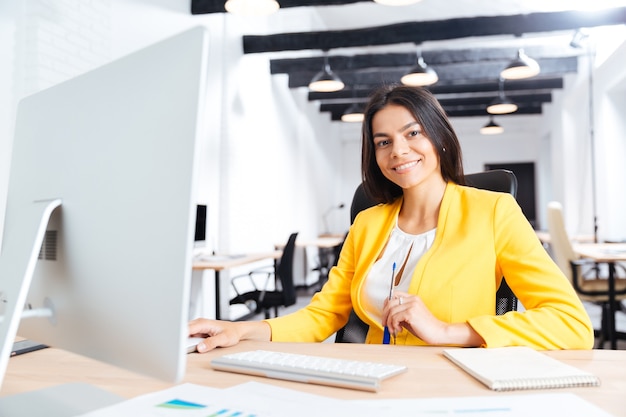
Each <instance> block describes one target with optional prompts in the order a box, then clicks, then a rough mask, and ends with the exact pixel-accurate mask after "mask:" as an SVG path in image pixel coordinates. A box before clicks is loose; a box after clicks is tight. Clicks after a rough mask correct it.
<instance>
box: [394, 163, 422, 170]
mask: <svg viewBox="0 0 626 417" xmlns="http://www.w3.org/2000/svg"><path fill="white" fill-rule="evenodd" d="M415 165H417V162H416V161H413V162H408V163H406V164H402V165H400V166H397V167H395V168H394V169H395V170H396V171H401V170H403V169H407V168H411V167H413V166H415Z"/></svg>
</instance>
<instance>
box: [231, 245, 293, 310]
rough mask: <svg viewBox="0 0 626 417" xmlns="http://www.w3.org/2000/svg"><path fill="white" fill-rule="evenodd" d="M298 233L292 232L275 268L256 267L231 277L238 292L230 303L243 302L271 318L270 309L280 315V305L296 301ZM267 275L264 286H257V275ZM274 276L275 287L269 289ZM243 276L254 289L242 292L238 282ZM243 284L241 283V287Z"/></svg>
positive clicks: (284, 305) (250, 308) (283, 305)
mask: <svg viewBox="0 0 626 417" xmlns="http://www.w3.org/2000/svg"><path fill="white" fill-rule="evenodd" d="M297 237H298V233H292V234H291V235H290V236H289V239H288V240H287V244H286V245H285V247H284V248H283V254H282V255H281V257H280V260H279V261H278V263H277V265H276V266H275V268H274V270H267V269H255V270H252V271H250V272H249V273H248V274H245V275H238V276H236V277H233V278H232V279H231V285H232V286H233V288H234V289H235V293H236V294H237V295H236V296H235V297H234V298H233V299H231V300H230V305H233V304H243V305H245V306H246V307H247V308H248V310H249V311H250V313H251V314H258V313H260V312H261V311H263V312H264V313H265V318H266V319H269V318H270V310H271V309H272V308H273V309H274V316H275V317H278V308H279V307H289V306H292V305H294V304H295V303H296V298H297V297H296V287H295V285H294V282H293V257H294V253H295V249H296V238H297ZM259 275H265V283H264V285H263V287H262V288H259V286H257V283H256V281H255V279H254V278H255V277H256V276H259ZM272 276H274V282H275V289H274V290H271V291H268V290H267V287H268V284H269V282H270V279H271V277H272ZM242 278H246V279H247V280H248V281H249V282H250V284H251V286H252V288H253V289H252V290H250V291H246V292H240V291H239V288H238V287H237V284H236V283H237V282H238V281H239V280H241V279H242ZM241 285H242V284H239V286H240V287H241Z"/></svg>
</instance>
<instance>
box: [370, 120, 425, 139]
mask: <svg viewBox="0 0 626 417" xmlns="http://www.w3.org/2000/svg"><path fill="white" fill-rule="evenodd" d="M416 125H417V126H419V128H420V129H421V128H422V126H421V125H420V124H419V122H409V123H407V124H405V125H404V126H402V127H401V128H400V129H399V131H400V132H404V131H405V130H407V129H409V128H411V127H413V126H416ZM387 136H389V135H387V134H386V133H374V134H373V135H372V138H378V137H387Z"/></svg>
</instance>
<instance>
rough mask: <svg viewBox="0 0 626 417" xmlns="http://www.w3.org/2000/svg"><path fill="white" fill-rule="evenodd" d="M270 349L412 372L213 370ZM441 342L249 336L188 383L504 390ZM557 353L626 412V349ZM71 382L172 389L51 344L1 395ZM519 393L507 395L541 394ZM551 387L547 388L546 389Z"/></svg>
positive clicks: (199, 366) (14, 366)
mask: <svg viewBox="0 0 626 417" xmlns="http://www.w3.org/2000/svg"><path fill="white" fill-rule="evenodd" d="M253 349H267V350H276V351H284V352H295V353H306V354H311V355H322V356H329V357H338V358H346V359H356V360H366V361H380V362H388V363H397V364H404V365H407V366H408V367H409V371H408V372H406V373H404V374H401V375H398V376H395V377H393V378H391V379H389V380H387V381H385V382H384V383H383V386H382V389H381V390H380V392H378V393H369V392H363V391H353V390H348V389H342V388H332V387H325V386H319V385H308V384H301V383H297V382H289V381H280V380H274V379H269V378H261V377H253V376H247V375H239V374H232V373H227V372H219V371H213V370H212V369H211V367H210V365H209V361H210V359H211V358H212V357H214V356H219V355H223V354H226V353H232V352H237V351H243V350H253ZM441 351H442V348H439V347H414V346H390V345H360V344H341V343H337V344H334V343H315V344H309V343H269V342H242V343H240V344H239V345H237V346H234V347H231V348H226V349H218V350H215V351H213V352H210V353H207V354H202V355H201V354H191V355H188V364H187V374H186V376H185V382H192V383H195V384H199V385H207V386H212V387H216V388H226V387H230V386H233V385H236V384H240V383H243V382H246V381H250V380H255V381H258V382H262V383H266V384H274V385H278V386H282V387H286V388H290V389H295V390H300V391H304V392H309V393H313V394H318V395H325V396H328V397H334V398H344V399H356V398H368V399H381V398H428V397H459V396H486V395H503V394H502V393H497V392H494V391H491V390H489V389H487V388H486V387H485V386H484V385H482V384H481V383H480V382H478V381H476V380H475V379H474V378H472V377H471V376H469V375H468V374H466V373H465V372H463V371H462V370H460V369H459V368H457V367H456V366H455V365H453V364H452V363H451V362H450V361H448V360H447V359H445V358H444V357H443V356H442V354H441ZM546 353H547V354H548V355H549V356H551V357H554V358H556V359H559V360H561V361H563V362H565V363H568V364H570V365H573V366H576V367H578V368H580V369H583V370H586V371H589V372H592V373H594V374H595V375H597V376H598V377H600V379H601V381H602V384H601V386H599V387H585V388H571V389H564V390H558V391H563V392H572V393H574V394H576V395H578V396H579V397H581V398H584V399H585V400H587V401H589V402H591V403H593V404H595V405H597V406H598V407H600V408H602V409H604V410H606V411H607V412H609V413H612V414H613V415H615V416H626V396H625V395H624V394H625V393H626V378H625V377H624V370H625V369H626V351H623V350H590V351H552V352H546ZM67 382H86V383H89V384H92V385H95V386H97V387H99V388H102V389H105V390H107V391H110V392H113V393H115V394H118V395H120V396H122V397H126V398H131V397H134V396H137V395H140V394H145V393H149V392H153V391H156V390H161V389H165V388H168V387H171V386H172V385H173V384H168V383H165V382H162V381H158V380H154V379H150V378H145V377H142V376H139V375H136V374H133V373H131V372H127V371H124V370H120V369H118V368H115V367H112V366H109V365H106V364H103V363H100V362H96V361H93V360H90V359H87V358H84V357H81V356H78V355H74V354H71V353H68V352H65V351H62V350H58V349H44V350H40V351H37V352H32V353H28V354H25V355H21V356H17V357H13V358H11V360H10V361H9V367H8V370H7V375H6V379H5V382H4V386H3V388H2V392H1V393H0V396H5V395H10V394H17V393H21V392H26V391H31V390H35V389H40V388H45V387H50V386H54V385H58V384H62V383H67ZM536 392H537V391H513V392H510V393H506V395H509V394H510V395H517V394H520V395H521V394H525V393H536ZM544 392H545V391H544Z"/></svg>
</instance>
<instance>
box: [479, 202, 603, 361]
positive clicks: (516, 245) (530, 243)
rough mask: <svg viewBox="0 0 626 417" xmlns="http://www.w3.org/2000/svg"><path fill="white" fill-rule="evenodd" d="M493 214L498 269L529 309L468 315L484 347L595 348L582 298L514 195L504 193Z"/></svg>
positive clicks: (523, 304)
mask: <svg viewBox="0 0 626 417" xmlns="http://www.w3.org/2000/svg"><path fill="white" fill-rule="evenodd" d="M493 215H494V222H493V225H494V230H493V234H494V243H495V251H496V262H497V268H498V269H499V271H498V272H499V273H501V274H502V276H504V277H506V281H507V283H508V284H509V286H510V287H511V289H512V290H513V292H514V293H515V295H516V296H517V297H518V299H519V301H520V303H521V304H522V306H523V308H524V309H525V311H523V312H522V311H514V312H509V313H506V314H504V315H502V316H478V317H474V318H471V319H470V320H468V322H469V324H470V325H471V326H472V327H473V328H474V330H476V331H477V332H478V333H479V334H480V335H481V336H482V338H483V339H484V340H485V346H486V347H498V346H512V345H526V346H530V347H533V348H536V349H546V350H549V349H590V348H592V347H593V340H594V339H593V338H594V336H593V328H592V325H591V321H590V319H589V316H588V314H587V312H586V311H585V309H584V307H583V305H582V302H581V301H580V299H579V298H578V296H577V294H576V292H575V291H574V289H573V287H572V285H571V284H570V282H569V280H568V279H567V278H566V277H565V275H564V274H563V273H562V272H561V270H560V269H559V268H558V266H557V265H556V264H555V263H554V262H553V261H552V259H551V258H550V256H549V255H548V253H547V252H546V250H545V249H544V248H543V246H542V245H541V243H540V242H539V239H538V238H537V236H536V234H535V232H534V230H533V229H532V227H531V225H530V223H528V221H527V220H526V218H525V217H524V215H523V213H522V211H521V209H520V208H519V206H518V205H517V203H516V202H515V200H514V199H513V197H512V196H509V195H503V196H502V197H501V198H499V199H498V200H497V203H496V205H495V207H494V213H493Z"/></svg>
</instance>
